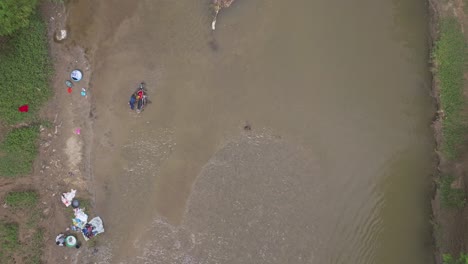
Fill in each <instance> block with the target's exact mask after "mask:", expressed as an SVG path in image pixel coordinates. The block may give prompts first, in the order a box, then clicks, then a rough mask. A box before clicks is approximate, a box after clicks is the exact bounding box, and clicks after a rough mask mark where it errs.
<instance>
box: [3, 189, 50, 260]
mask: <svg viewBox="0 0 468 264" xmlns="http://www.w3.org/2000/svg"><path fill="white" fill-rule="evenodd" d="M4 200H5V203H6V204H7V205H8V206H9V208H8V209H7V210H10V213H12V214H16V213H18V212H19V213H20V215H21V216H25V218H22V221H20V222H18V223H14V224H11V223H6V222H1V221H0V264H3V263H18V262H19V263H28V264H40V263H41V256H42V250H43V246H42V244H43V240H44V231H43V230H42V229H41V228H40V227H39V221H40V219H41V218H42V213H41V208H40V207H39V203H38V201H39V195H38V193H37V192H36V191H34V190H27V191H12V192H9V193H8V194H7V195H6V196H5V199H4ZM20 230H21V233H25V234H30V235H28V239H26V240H24V241H23V240H20V239H19V237H18V234H19V232H20ZM4 245H5V246H4Z"/></svg>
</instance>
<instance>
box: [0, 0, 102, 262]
mask: <svg viewBox="0 0 468 264" xmlns="http://www.w3.org/2000/svg"><path fill="white" fill-rule="evenodd" d="M40 10H41V12H42V14H43V17H44V20H45V21H46V23H47V25H48V39H49V49H50V50H49V52H50V55H51V58H52V61H53V65H54V69H55V75H54V76H53V79H52V80H51V85H52V87H53V90H54V96H53V98H51V100H50V101H49V103H48V104H47V105H46V106H45V107H44V108H43V109H42V111H41V113H40V115H41V117H42V118H44V119H46V120H49V121H50V122H51V126H50V127H48V128H45V127H44V128H42V131H41V139H40V148H39V152H40V153H39V157H38V159H37V160H36V162H35V165H34V169H33V174H32V176H31V177H25V178H21V179H19V180H15V181H14V183H13V180H9V179H0V192H1V193H2V194H3V193H6V192H8V191H9V190H12V189H27V188H28V187H34V189H36V190H38V192H39V194H40V197H41V208H42V213H43V218H42V221H41V226H42V227H44V229H45V234H44V237H45V241H44V242H45V249H44V255H43V263H64V261H66V262H67V263H72V262H71V260H76V259H77V258H78V257H79V254H80V252H86V247H84V250H79V251H78V250H77V251H69V250H68V251H64V250H61V249H62V248H59V247H57V246H56V245H55V240H54V239H55V236H56V235H57V234H58V233H63V232H65V231H66V229H67V228H68V227H70V225H71V218H70V215H71V214H72V213H71V209H70V208H66V207H65V206H64V205H63V204H62V203H61V200H60V196H61V194H62V193H63V192H67V191H69V190H70V189H76V190H77V197H78V198H81V199H90V198H91V192H90V189H89V182H90V179H91V177H92V169H91V166H90V157H91V156H90V144H89V142H91V139H92V137H93V133H92V121H93V116H94V113H93V107H92V101H91V100H92V87H89V80H90V73H91V69H90V64H89V63H88V60H87V58H86V54H85V51H84V50H83V49H82V48H81V47H79V46H77V45H75V43H73V42H71V41H69V40H68V39H66V40H64V41H62V42H57V41H55V40H54V36H55V33H56V31H57V30H61V29H66V20H67V16H68V13H67V10H66V7H65V6H64V5H63V4H54V3H50V2H49V1H47V2H44V3H43V4H42V5H41V8H40ZM73 69H80V70H81V71H82V72H83V79H82V80H81V81H80V82H75V83H74V87H73V90H72V93H68V92H67V87H66V85H65V81H66V80H69V79H70V72H71V71H72V70H73ZM82 88H85V89H86V91H87V96H86V97H83V96H81V95H80V92H81V89H82ZM77 128H79V129H81V133H80V134H79V135H78V134H76V133H75V130H76V129H77ZM91 217H93V215H91Z"/></svg>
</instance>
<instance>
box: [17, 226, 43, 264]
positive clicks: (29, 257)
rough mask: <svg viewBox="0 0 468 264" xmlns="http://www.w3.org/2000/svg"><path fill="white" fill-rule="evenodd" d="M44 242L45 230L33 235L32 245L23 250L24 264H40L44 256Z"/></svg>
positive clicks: (39, 230)
mask: <svg viewBox="0 0 468 264" xmlns="http://www.w3.org/2000/svg"><path fill="white" fill-rule="evenodd" d="M43 240H44V230H42V229H41V228H39V229H37V230H36V232H35V233H34V234H33V236H32V238H31V241H30V243H29V244H28V245H27V246H26V247H24V248H23V254H22V255H23V262H24V263H26V264H40V263H41V256H42V246H41V245H42V244H43Z"/></svg>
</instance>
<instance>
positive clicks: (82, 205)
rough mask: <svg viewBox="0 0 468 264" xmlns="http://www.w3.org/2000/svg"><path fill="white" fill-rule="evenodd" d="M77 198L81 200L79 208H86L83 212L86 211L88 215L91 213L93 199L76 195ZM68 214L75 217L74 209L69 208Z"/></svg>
mask: <svg viewBox="0 0 468 264" xmlns="http://www.w3.org/2000/svg"><path fill="white" fill-rule="evenodd" d="M75 199H77V200H78V201H79V202H80V207H79V208H82V209H84V210H83V212H84V213H86V214H87V215H90V214H91V209H92V206H91V200H90V199H84V198H79V197H75ZM67 214H68V215H69V217H70V218H75V212H74V211H73V210H69V211H68V213H67Z"/></svg>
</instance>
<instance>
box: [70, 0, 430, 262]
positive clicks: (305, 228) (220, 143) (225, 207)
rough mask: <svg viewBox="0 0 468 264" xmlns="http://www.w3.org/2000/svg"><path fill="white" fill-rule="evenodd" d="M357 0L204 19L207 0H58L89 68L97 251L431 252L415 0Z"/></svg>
mask: <svg viewBox="0 0 468 264" xmlns="http://www.w3.org/2000/svg"><path fill="white" fill-rule="evenodd" d="M360 3H361V4H356V3H349V2H347V1H338V0H337V1H331V2H330V1H318V2H317V1H314V2H309V1H302V2H301V3H300V4H295V5H290V4H288V3H285V2H282V1H256V2H243V1H240V2H236V3H235V4H234V5H233V6H232V7H230V8H229V9H228V10H226V11H225V12H223V14H222V15H221V16H220V17H219V18H218V23H217V29H216V32H212V31H211V29H210V23H211V16H210V11H209V5H208V3H201V2H194V1H177V2H174V1H138V2H134V1H111V0H105V1H99V2H98V3H94V2H93V1H90V0H79V1H75V2H73V3H71V7H70V11H71V17H70V29H71V32H72V35H71V36H72V38H73V39H74V40H75V41H76V42H77V43H79V44H80V45H83V46H84V47H86V48H87V50H88V53H89V55H90V59H91V63H92V69H93V76H92V91H93V98H94V99H95V106H96V110H95V113H96V116H95V118H96V120H95V122H94V144H93V148H94V149H93V156H92V160H93V161H94V163H93V168H94V169H93V175H94V177H93V178H94V179H93V186H94V190H95V201H96V211H97V212H99V214H100V215H101V216H102V217H103V218H104V219H105V222H106V234H105V236H103V238H102V240H100V247H99V254H97V255H96V256H93V258H96V260H99V261H103V262H106V261H107V262H108V263H167V262H173V263H384V264H385V263H430V261H431V260H430V259H431V258H430V254H429V252H430V251H429V250H430V249H429V248H428V247H427V244H426V242H427V241H428V240H429V236H428V235H429V230H430V229H429V228H430V227H429V223H428V221H427V219H428V212H429V210H428V209H429V208H428V206H429V205H428V203H426V201H427V199H426V195H427V194H426V193H427V191H428V189H429V183H430V182H429V180H428V179H429V177H430V173H431V171H432V158H433V157H432V154H431V153H432V149H433V143H432V136H431V130H430V127H429V125H430V121H431V116H432V113H433V106H432V100H431V98H430V96H429V91H430V86H429V74H428V72H427V59H428V57H427V36H426V34H425V33H424V32H426V28H425V25H426V17H425V16H426V14H425V12H424V11H423V10H424V8H425V6H424V1H419V0H413V1H397V0H393V1H378V2H375V1H370V0H362V1H360ZM91 7H92V8H91ZM110 7H112V8H110ZM142 80H144V81H145V82H146V83H147V88H148V94H149V96H150V100H151V101H152V103H151V104H150V105H148V107H147V109H146V110H145V111H144V112H143V113H141V114H140V115H137V114H135V113H134V112H131V111H130V110H129V109H128V107H127V105H126V104H127V100H128V97H129V95H130V93H131V92H132V91H133V90H134V89H135V88H136V85H137V84H138V83H139V82H140V81H142ZM246 124H249V125H250V126H251V130H250V131H245V130H244V126H245V125H246ZM239 260H241V261H240V262H239Z"/></svg>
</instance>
